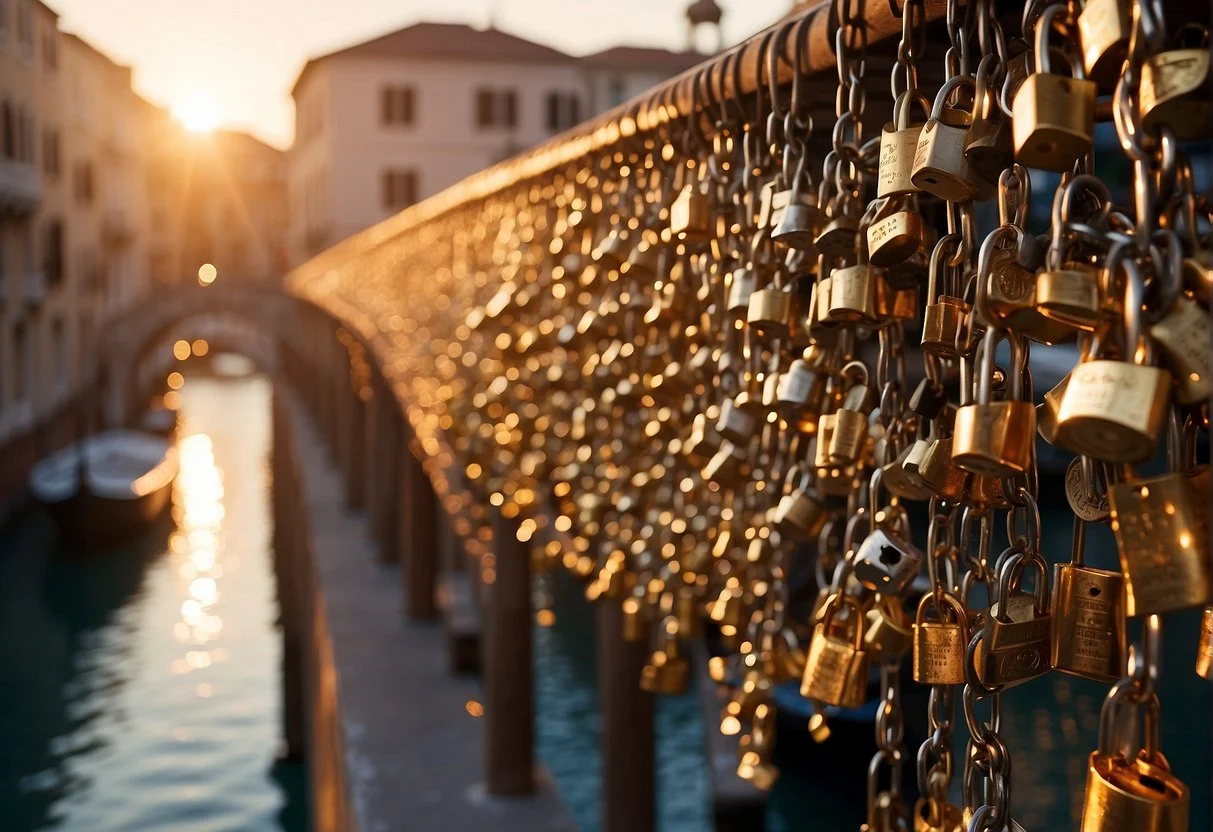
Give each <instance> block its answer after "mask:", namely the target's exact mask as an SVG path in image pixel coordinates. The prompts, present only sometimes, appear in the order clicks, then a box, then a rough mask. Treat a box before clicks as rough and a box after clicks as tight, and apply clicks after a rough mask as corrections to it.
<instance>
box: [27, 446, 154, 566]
mask: <svg viewBox="0 0 1213 832" xmlns="http://www.w3.org/2000/svg"><path fill="white" fill-rule="evenodd" d="M176 476H177V449H176V447H175V446H174V445H173V443H172V442H170V441H169V440H168V439H165V438H162V437H159V436H154V435H152V434H149V433H140V432H138V431H131V430H113V431H106V432H104V433H99V434H95V435H93V436H88V437H85V438H84V439H81V440H80V441H78V442H74V443H73V444H71V445H69V446H68V447H66V448H64V449H63V450H61V451H57V452H55V453H53V454H51V455H50V456H48V457H46V458H45V459H43V460H41V461H39V462H38V464H37V465H35V466H34V468H33V470H32V471H31V472H30V476H29V490H30V493H31V494H32V495H33V496H34V498H35V499H36V500H37V501H38V502H40V503H42V504H43V505H45V506H46V507H47V509H48V510H49V511H50V513H51V516H52V517H53V518H54V521H55V524H56V525H57V526H58V527H59V531H60V532H61V533H62V535H63V536H64V537H65V538H66V539H67V540H69V541H71V542H72V543H74V544H79V545H84V546H94V545H105V544H108V543H113V542H116V541H119V540H124V539H126V538H129V537H131V536H133V535H135V534H137V533H138V532H139V531H141V530H142V529H144V528H145V527H146V526H148V525H149V524H150V523H152V522H153V521H154V520H156V518H158V517H160V516H161V515H162V514H163V513H164V510H165V508H166V507H167V506H168V503H169V498H170V497H171V496H172V485H173V479H174V478H175V477H176Z"/></svg>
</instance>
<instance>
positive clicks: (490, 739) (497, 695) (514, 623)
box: [481, 513, 535, 795]
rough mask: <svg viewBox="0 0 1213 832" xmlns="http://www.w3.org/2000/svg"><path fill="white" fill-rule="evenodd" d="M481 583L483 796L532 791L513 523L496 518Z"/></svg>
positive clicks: (530, 723)
mask: <svg viewBox="0 0 1213 832" xmlns="http://www.w3.org/2000/svg"><path fill="white" fill-rule="evenodd" d="M481 568H482V575H483V579H484V601H485V610H484V612H485V615H484V630H485V632H484V656H483V658H482V663H483V667H484V679H483V681H484V700H485V701H484V720H485V754H484V758H485V785H486V786H487V790H488V793H489V794H494V795H523V794H531V793H532V792H534V791H535V771H534V768H535V764H534V753H535V748H534V745H535V739H534V724H535V715H534V702H533V699H532V693H531V687H532V683H531V558H530V552H529V551H528V548H527V546H526V545H525V544H523V543H520V542H519V541H518V519H517V517H514V518H507V517H504V516H503V515H501V514H500V513H497V514H496V515H495V516H494V521H493V551H492V554H491V555H487V556H486V557H485V558H484V560H483V562H482V565H481Z"/></svg>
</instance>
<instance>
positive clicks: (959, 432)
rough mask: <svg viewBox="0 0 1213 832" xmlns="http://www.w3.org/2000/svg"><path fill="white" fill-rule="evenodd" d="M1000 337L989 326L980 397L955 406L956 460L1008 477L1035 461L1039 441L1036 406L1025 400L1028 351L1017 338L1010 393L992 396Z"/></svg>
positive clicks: (967, 466)
mask: <svg viewBox="0 0 1213 832" xmlns="http://www.w3.org/2000/svg"><path fill="white" fill-rule="evenodd" d="M1000 337H1001V335H1000V333H999V331H998V330H996V329H993V328H991V329H988V330H986V335H985V337H984V339H983V340H982V343H981V346H980V347H979V350H980V351H981V353H982V354H981V369H980V370H979V375H980V378H979V379H978V386H977V399H976V401H975V402H972V403H967V404H962V405H961V406H960V407H959V408H957V410H956V424H955V427H954V432H953V435H952V461H953V462H955V463H956V464H957V465H959V466H960V467H961V468H963V469H965V470H966V471H969V472H971V473H974V474H981V475H984V476H990V477H1008V476H1015V475H1016V474H1022V473H1024V472H1026V471H1027V470H1028V469H1029V468H1031V466H1032V459H1033V452H1034V450H1035V441H1036V408H1035V406H1034V405H1033V404H1032V402H1030V401H1024V399H1023V377H1024V372H1025V369H1026V368H1025V366H1024V365H1025V356H1024V349H1023V345H1022V344H1021V343H1020V341H1019V340H1018V338H1015V337H1012V339H1011V369H1010V382H1011V383H1010V385H1009V398H1008V399H1006V400H1003V401H997V402H996V401H994V400H993V377H994V352H995V347H996V346H997V344H998V340H999V338H1000Z"/></svg>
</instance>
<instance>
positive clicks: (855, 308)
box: [828, 263, 887, 324]
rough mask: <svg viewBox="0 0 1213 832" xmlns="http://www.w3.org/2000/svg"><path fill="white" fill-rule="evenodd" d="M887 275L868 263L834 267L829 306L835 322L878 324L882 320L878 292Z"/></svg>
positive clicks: (831, 277) (829, 317)
mask: <svg viewBox="0 0 1213 832" xmlns="http://www.w3.org/2000/svg"><path fill="white" fill-rule="evenodd" d="M883 283H884V278H883V277H881V276H880V275H879V274H878V273H877V272H876V270H875V269H873V268H872V267H871V266H869V265H868V264H866V263H860V264H857V265H854V266H846V267H844V268H841V269H835V270H834V271H833V272H832V273H831V274H830V310H829V315H828V320H829V321H831V322H832V323H839V324H842V323H860V324H875V323H877V322H878V321H879V315H878V312H879V309H878V306H877V296H878V294H879V293H880V292H881V291H882V290H887V287H883V288H882V284H883Z"/></svg>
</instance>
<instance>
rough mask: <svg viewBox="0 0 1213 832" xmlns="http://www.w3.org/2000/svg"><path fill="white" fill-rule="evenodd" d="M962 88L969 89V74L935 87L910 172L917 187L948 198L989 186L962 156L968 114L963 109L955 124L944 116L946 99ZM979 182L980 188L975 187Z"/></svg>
mask: <svg viewBox="0 0 1213 832" xmlns="http://www.w3.org/2000/svg"><path fill="white" fill-rule="evenodd" d="M962 88H966V89H968V90H970V92H971V93H972V92H973V91H975V89H976V82H975V81H974V80H973V78H972V77H971V76H966V75H957V76H955V77H953V78H950V79H948V80H947V81H946V82H945V83H944V84H943V86H941V87H940V88H939V93H938V94H937V95H936V96H935V106H934V107H933V108H932V109H931V117H930V118H929V119H927V123H926V124H925V125H923V128H922V132H921V133H920V134H919V137H918V146H917V148H916V149H915V153H914V167H913V172H912V173H911V175H910V180H911V181H912V182H913V183H914V185H915V186H916V187H918V189H919V190H921V191H923V192H925V193H928V194H931V195H932V196H935V197H938V198H939V199H943V200H947V201H948V202H968V201H969V200H971V199H973V198H974V197H976V196H978V194H979V190H985V191H988V190H989V185H988V183H984V182H982V181H981V180H980V178H979V177H978V176H977V174H975V173H974V172H973V170H972V168H970V167H969V161H968V159H967V158H966V157H965V147H966V145H967V144H968V139H969V126H970V125H969V123H968V122H969V120H970V119H969V118H968V116H969V114H968V113H967V112H966V113H965V116H966V118H965V119H964V121H963V122H962V123H959V124H949V123H948V121H947V120H945V118H944V112H943V111H944V108H945V107H946V106H947V103H948V101H949V100H950V99H951V98H952V96H953V95H955V94H956V93H957V92H958V91H959V90H961V89H962ZM979 185H981V186H983V188H981V189H979Z"/></svg>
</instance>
